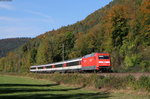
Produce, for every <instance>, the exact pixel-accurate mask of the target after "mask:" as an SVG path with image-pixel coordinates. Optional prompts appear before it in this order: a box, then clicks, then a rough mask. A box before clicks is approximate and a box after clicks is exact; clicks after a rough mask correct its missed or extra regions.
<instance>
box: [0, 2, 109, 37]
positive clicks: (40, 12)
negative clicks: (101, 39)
mask: <svg viewBox="0 0 150 99" xmlns="http://www.w3.org/2000/svg"><path fill="white" fill-rule="evenodd" d="M111 1H112V0H0V39H4V38H15V37H31V38H34V37H36V36H38V35H40V34H43V33H45V32H47V31H50V30H53V29H55V30H56V29H58V28H60V27H62V26H67V25H70V24H74V23H76V22H77V21H81V20H83V19H85V18H86V17H87V16H88V15H90V14H91V13H93V12H94V11H96V10H98V9H100V8H102V7H104V6H105V5H107V4H109V2H111Z"/></svg>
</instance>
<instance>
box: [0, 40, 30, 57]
mask: <svg viewBox="0 0 150 99" xmlns="http://www.w3.org/2000/svg"><path fill="white" fill-rule="evenodd" d="M29 40H30V38H8V39H0V57H4V56H6V54H7V53H8V52H10V51H13V50H14V49H16V48H18V47H20V46H21V45H23V44H24V43H26V42H27V41H29Z"/></svg>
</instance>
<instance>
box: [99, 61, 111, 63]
mask: <svg viewBox="0 0 150 99" xmlns="http://www.w3.org/2000/svg"><path fill="white" fill-rule="evenodd" d="M99 63H110V61H99Z"/></svg>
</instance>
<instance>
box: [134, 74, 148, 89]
mask: <svg viewBox="0 0 150 99" xmlns="http://www.w3.org/2000/svg"><path fill="white" fill-rule="evenodd" d="M134 88H135V89H146V90H148V91H150V77H148V76H141V77H140V78H139V80H138V81H137V82H136V84H135V86H134Z"/></svg>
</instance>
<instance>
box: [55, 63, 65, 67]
mask: <svg viewBox="0 0 150 99" xmlns="http://www.w3.org/2000/svg"><path fill="white" fill-rule="evenodd" d="M55 67H56V68H57V67H63V64H58V65H55Z"/></svg>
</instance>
